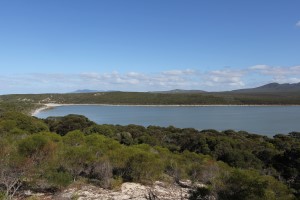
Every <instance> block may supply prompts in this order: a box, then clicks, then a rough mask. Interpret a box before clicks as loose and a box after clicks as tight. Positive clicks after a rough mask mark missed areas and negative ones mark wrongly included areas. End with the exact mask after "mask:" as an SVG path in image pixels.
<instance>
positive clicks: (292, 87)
mask: <svg viewBox="0 0 300 200" xmlns="http://www.w3.org/2000/svg"><path fill="white" fill-rule="evenodd" d="M96 92H118V91H114V90H109V91H105V90H89V89H83V90H76V91H73V92H70V93H96ZM227 92H229V93H274V92H275V93H277V92H280V93H281V92H300V82H299V83H284V84H279V83H269V84H266V85H263V86H259V87H256V88H246V89H239V90H232V91H227ZM149 93H160V94H198V93H209V92H207V91H204V90H183V89H175V90H167V91H150V92H149ZM214 93H216V92H214ZM217 93H218V92H217Z"/></svg>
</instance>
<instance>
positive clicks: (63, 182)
mask: <svg viewBox="0 0 300 200" xmlns="http://www.w3.org/2000/svg"><path fill="white" fill-rule="evenodd" d="M45 176H46V178H47V180H48V181H49V183H50V184H52V185H53V187H55V188H58V189H62V188H64V187H67V186H68V185H69V184H70V183H71V182H72V180H73V179H72V175H71V174H69V173H67V172H63V171H51V172H49V173H48V174H46V175H45Z"/></svg>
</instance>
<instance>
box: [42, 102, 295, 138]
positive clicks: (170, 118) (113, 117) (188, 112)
mask: <svg viewBox="0 0 300 200" xmlns="http://www.w3.org/2000/svg"><path fill="white" fill-rule="evenodd" d="M67 114H80V115H85V116H86V117H88V118H89V119H90V120H92V121H94V122H97V123H99V124H120V125H128V124H137V125H143V126H149V125H157V126H169V125H173V126H175V127H179V128H189V127H191V128H196V129H199V130H202V129H216V130H226V129H234V130H245V131H248V132H252V133H258V134H262V135H268V136H272V135H275V134H278V133H289V132H292V131H300V106H209V107H176V106H157V107H153V106H151V107H147V106H99V105H88V106H79V105H77V106H60V107H55V108H53V109H48V110H44V111H41V112H40V113H38V114H37V115H36V116H37V117H40V118H46V117H48V116H64V115H67Z"/></svg>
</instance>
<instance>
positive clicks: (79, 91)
mask: <svg viewBox="0 0 300 200" xmlns="http://www.w3.org/2000/svg"><path fill="white" fill-rule="evenodd" d="M96 92H118V91H115V90H89V89H83V90H76V91H73V92H70V93H96Z"/></svg>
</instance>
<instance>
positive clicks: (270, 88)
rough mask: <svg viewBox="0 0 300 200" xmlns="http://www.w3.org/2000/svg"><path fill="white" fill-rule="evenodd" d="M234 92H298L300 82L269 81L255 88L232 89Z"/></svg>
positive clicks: (299, 90)
mask: <svg viewBox="0 0 300 200" xmlns="http://www.w3.org/2000/svg"><path fill="white" fill-rule="evenodd" d="M231 92H234V93H257V92H259V93H271V92H300V83H292V84H291V83H284V84H279V83H269V84H266V85H263V86H260V87H256V88H249V89H240V90H233V91H231Z"/></svg>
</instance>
